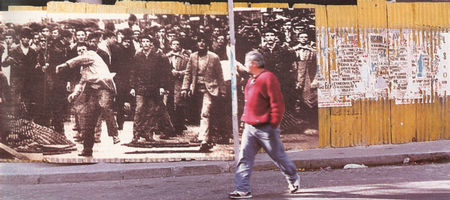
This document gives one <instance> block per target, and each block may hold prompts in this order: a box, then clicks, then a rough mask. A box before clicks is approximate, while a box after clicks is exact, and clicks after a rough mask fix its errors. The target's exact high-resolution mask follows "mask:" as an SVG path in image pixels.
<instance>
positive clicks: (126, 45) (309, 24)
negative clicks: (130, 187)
mask: <svg viewBox="0 0 450 200" xmlns="http://www.w3.org/2000/svg"><path fill="white" fill-rule="evenodd" d="M17 15H20V17H17ZM235 16H236V19H237V20H236V22H237V26H236V39H237V41H236V58H237V61H238V62H240V63H241V64H243V63H244V61H243V59H244V57H245V53H247V52H248V51H250V50H252V49H258V50H260V51H261V52H262V53H263V54H264V56H265V59H266V65H265V66H266V68H267V69H268V70H271V71H272V72H274V73H275V74H276V75H277V77H278V79H279V80H280V83H281V87H282V90H283V95H284V99H285V102H286V113H285V116H284V118H283V121H282V126H281V128H282V132H283V134H282V140H283V142H284V143H285V147H286V148H287V149H288V150H291V149H304V148H315V147H318V131H317V129H318V116H317V115H318V113H317V85H318V84H317V80H316V79H317V78H316V76H317V75H316V74H317V64H316V57H315V56H316V47H315V46H316V38H315V25H314V24H315V20H314V9H258V10H242V11H237V12H236V15H235ZM14 19H20V21H17V20H16V21H15V20H14ZM1 26H2V29H1V30H2V32H1V34H2V38H5V39H4V40H2V43H1V47H2V48H1V50H2V52H1V53H2V68H1V69H2V73H1V76H0V78H1V84H0V86H1V87H0V95H1V96H0V98H1V100H2V101H1V103H0V109H1V112H0V113H1V114H0V115H1V120H0V125H1V128H0V130H1V136H2V137H1V142H2V143H3V144H5V145H6V146H7V147H8V148H11V149H13V150H15V151H17V152H19V153H22V154H23V155H26V156H30V157H32V159H37V160H45V161H47V162H58V163H61V162H63V163H83V162H164V161H181V160H232V159H233V156H234V151H233V144H232V142H233V138H232V137H233V134H232V119H231V116H232V114H231V112H232V108H231V86H230V84H231V72H230V66H229V63H230V62H229V57H230V56H229V49H230V48H229V47H230V45H229V34H228V31H229V30H228V29H229V28H228V17H227V16H226V15H175V14H173V15H150V14H78V13H77V14H68V13H64V14H58V13H45V12H39V13H36V12H19V13H17V12H14V13H13V12H8V13H6V14H5V15H4V16H3V19H2V23H1ZM209 69H212V70H209ZM217 72H221V73H217ZM208 73H211V74H208ZM237 75H238V101H239V116H240V115H241V114H242V109H243V105H244V104H243V103H244V100H243V88H244V86H245V83H246V81H247V80H248V78H249V74H248V73H247V72H246V71H245V67H244V66H243V65H240V67H238V72H237ZM216 83H217V84H216ZM239 124H240V127H241V128H242V127H243V123H242V122H239ZM240 131H242V129H240ZM2 158H3V157H2ZM5 158H6V159H8V158H7V157H5ZM3 159H4V158H3Z"/></svg>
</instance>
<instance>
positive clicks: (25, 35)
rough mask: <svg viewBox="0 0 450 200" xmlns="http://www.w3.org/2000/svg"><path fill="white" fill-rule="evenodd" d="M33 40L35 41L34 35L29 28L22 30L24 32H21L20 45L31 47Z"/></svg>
mask: <svg viewBox="0 0 450 200" xmlns="http://www.w3.org/2000/svg"><path fill="white" fill-rule="evenodd" d="M32 39H33V34H32V32H31V29H30V28H28V27H24V28H22V30H21V32H20V43H21V44H22V45H23V46H24V47H29V46H30V43H31V40H32Z"/></svg>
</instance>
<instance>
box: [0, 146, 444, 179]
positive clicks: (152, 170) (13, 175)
mask: <svg viewBox="0 0 450 200" xmlns="http://www.w3.org/2000/svg"><path fill="white" fill-rule="evenodd" d="M287 153H288V156H289V157H290V158H291V159H292V161H293V162H294V163H295V164H296V166H297V167H298V168H299V170H302V169H305V170H308V169H318V168H327V167H331V168H342V167H343V166H344V165H346V164H364V165H366V166H377V165H397V164H402V163H403V162H404V160H405V158H409V162H422V161H423V162H437V161H450V140H439V141H432V142H416V143H408V144H395V145H375V146H368V147H349V148H323V149H308V150H303V151H296V152H287ZM271 169H276V167H275V165H274V164H273V163H272V162H271V160H270V158H269V157H268V156H267V154H259V155H258V156H257V157H256V162H255V170H271ZM233 170H234V161H181V162H166V163H96V164H76V165H71V164H48V163H0V184H46V183H70V182H84V181H106V180H124V179H143V178H157V177H171V176H192V175H205V174H219V173H230V172H233Z"/></svg>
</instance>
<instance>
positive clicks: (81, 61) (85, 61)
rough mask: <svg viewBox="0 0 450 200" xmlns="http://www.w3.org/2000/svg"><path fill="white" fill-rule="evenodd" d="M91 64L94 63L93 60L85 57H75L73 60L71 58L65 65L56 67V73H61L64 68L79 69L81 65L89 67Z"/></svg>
mask: <svg viewBox="0 0 450 200" xmlns="http://www.w3.org/2000/svg"><path fill="white" fill-rule="evenodd" d="M92 63H94V59H91V58H89V57H86V56H77V57H75V58H72V59H70V60H68V61H66V62H65V63H62V64H60V65H58V66H56V73H59V72H61V71H62V70H63V69H65V68H70V69H72V68H75V67H80V66H83V65H91V64H92Z"/></svg>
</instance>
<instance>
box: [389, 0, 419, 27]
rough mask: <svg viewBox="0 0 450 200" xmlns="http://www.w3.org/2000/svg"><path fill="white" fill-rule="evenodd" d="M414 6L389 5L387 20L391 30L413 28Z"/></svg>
mask: <svg viewBox="0 0 450 200" xmlns="http://www.w3.org/2000/svg"><path fill="white" fill-rule="evenodd" d="M413 14H414V12H413V4H411V3H388V4H387V19H388V27H389V28H396V29H399V28H413V26H414V22H413V19H414V17H413Z"/></svg>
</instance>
